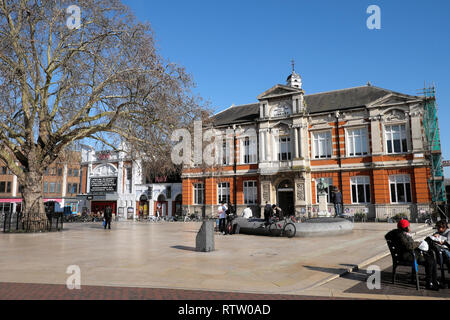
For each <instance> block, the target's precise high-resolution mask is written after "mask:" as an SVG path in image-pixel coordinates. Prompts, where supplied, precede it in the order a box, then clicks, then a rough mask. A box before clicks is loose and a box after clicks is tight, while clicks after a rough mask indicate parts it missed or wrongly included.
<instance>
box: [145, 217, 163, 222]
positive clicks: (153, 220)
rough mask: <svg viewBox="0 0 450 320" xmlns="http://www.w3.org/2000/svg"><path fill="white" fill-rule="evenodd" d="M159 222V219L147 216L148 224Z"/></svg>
mask: <svg viewBox="0 0 450 320" xmlns="http://www.w3.org/2000/svg"><path fill="white" fill-rule="evenodd" d="M160 221H161V217H159V216H158V217H157V216H149V217H148V222H160Z"/></svg>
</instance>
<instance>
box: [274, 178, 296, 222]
mask: <svg viewBox="0 0 450 320" xmlns="http://www.w3.org/2000/svg"><path fill="white" fill-rule="evenodd" d="M277 205H278V206H279V207H280V208H281V210H283V215H284V216H289V215H295V212H294V185H293V184H292V182H291V181H289V180H283V181H282V182H281V183H280V184H279V185H278V187H277Z"/></svg>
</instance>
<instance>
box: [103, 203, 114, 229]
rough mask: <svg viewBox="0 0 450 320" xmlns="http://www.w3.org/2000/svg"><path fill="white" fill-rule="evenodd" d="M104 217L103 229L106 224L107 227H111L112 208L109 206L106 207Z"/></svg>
mask: <svg viewBox="0 0 450 320" xmlns="http://www.w3.org/2000/svg"><path fill="white" fill-rule="evenodd" d="M104 218H105V229H106V226H108V229H111V219H112V208H111V207H110V206H107V207H106V209H105V214H104Z"/></svg>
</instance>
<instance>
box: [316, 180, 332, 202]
mask: <svg viewBox="0 0 450 320" xmlns="http://www.w3.org/2000/svg"><path fill="white" fill-rule="evenodd" d="M319 180H320V178H316V197H317V203H319V190H318V189H317V185H318V184H319ZM323 182H324V183H326V184H328V192H327V202H328V203H330V202H331V190H332V188H333V178H323Z"/></svg>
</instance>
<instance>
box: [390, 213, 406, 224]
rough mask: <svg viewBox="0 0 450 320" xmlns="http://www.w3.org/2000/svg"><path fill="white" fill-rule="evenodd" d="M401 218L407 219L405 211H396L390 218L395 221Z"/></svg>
mask: <svg viewBox="0 0 450 320" xmlns="http://www.w3.org/2000/svg"><path fill="white" fill-rule="evenodd" d="M402 219H408V215H407V214H406V213H397V214H396V215H395V216H393V217H392V220H394V221H395V222H399V221H400V220H402Z"/></svg>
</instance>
